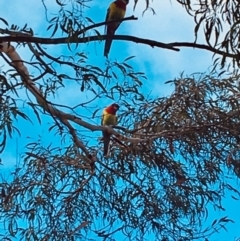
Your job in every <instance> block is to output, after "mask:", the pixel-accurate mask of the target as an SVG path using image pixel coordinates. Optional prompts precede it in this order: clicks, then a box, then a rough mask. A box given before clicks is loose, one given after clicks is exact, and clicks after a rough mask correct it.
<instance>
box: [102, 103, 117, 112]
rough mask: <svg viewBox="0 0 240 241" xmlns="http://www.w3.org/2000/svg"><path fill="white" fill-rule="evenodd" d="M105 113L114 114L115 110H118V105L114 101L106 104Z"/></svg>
mask: <svg viewBox="0 0 240 241" xmlns="http://www.w3.org/2000/svg"><path fill="white" fill-rule="evenodd" d="M105 110H106V111H107V113H109V114H112V115H115V114H116V112H117V111H118V110H119V105H118V104H116V103H114V104H111V105H110V106H108V107H107V108H106V109H105Z"/></svg>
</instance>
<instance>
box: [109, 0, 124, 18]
mask: <svg viewBox="0 0 240 241" xmlns="http://www.w3.org/2000/svg"><path fill="white" fill-rule="evenodd" d="M125 12H126V11H125V10H123V9H121V8H119V7H117V6H116V4H115V3H112V4H111V5H110V7H109V20H121V19H123V18H124V16H125Z"/></svg>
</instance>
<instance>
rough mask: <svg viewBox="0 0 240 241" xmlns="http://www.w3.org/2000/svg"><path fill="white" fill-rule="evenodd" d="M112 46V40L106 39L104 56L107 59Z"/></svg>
mask: <svg viewBox="0 0 240 241" xmlns="http://www.w3.org/2000/svg"><path fill="white" fill-rule="evenodd" d="M111 45H112V39H111V38H109V39H106V41H105V46H104V56H105V57H108V54H109V51H110V48H111Z"/></svg>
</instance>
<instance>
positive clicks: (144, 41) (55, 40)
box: [0, 35, 179, 51]
mask: <svg viewBox="0 0 240 241" xmlns="http://www.w3.org/2000/svg"><path fill="white" fill-rule="evenodd" d="M109 38H112V39H115V40H124V41H130V42H135V43H140V44H145V45H149V46H151V47H157V48H165V49H170V50H174V51H179V49H178V48H175V47H174V46H172V45H171V44H165V43H162V42H158V41H155V40H149V39H143V38H138V37H133V36H127V35H114V36H111V37H109V36H108V35H101V36H89V37H83V38H77V37H66V38H39V37H32V36H6V37H0V45H1V42H23V43H38V44H46V45H51V44H56V45H57V44H66V43H77V44H80V43H88V42H93V41H103V40H106V39H109Z"/></svg>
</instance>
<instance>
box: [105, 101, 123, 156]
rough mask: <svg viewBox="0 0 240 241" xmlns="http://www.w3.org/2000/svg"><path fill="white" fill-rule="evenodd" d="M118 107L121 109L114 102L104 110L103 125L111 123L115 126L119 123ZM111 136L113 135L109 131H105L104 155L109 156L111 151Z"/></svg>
mask: <svg viewBox="0 0 240 241" xmlns="http://www.w3.org/2000/svg"><path fill="white" fill-rule="evenodd" d="M118 109H119V105H118V104H115V103H114V104H112V105H110V106H108V107H106V108H105V109H104V110H103V115H102V125H103V126H110V125H112V126H113V125H116V124H117V116H116V112H117V111H118ZM110 137H111V134H110V133H108V132H107V131H103V155H104V156H107V155H108V152H109V143H110Z"/></svg>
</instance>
